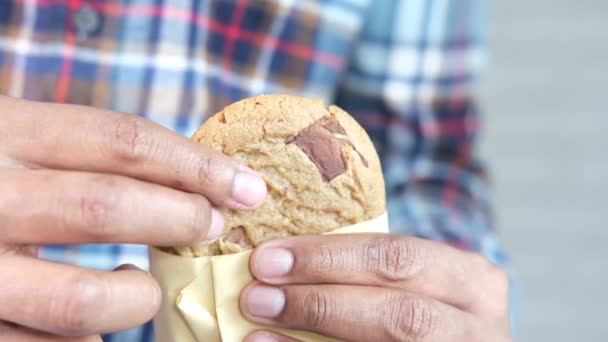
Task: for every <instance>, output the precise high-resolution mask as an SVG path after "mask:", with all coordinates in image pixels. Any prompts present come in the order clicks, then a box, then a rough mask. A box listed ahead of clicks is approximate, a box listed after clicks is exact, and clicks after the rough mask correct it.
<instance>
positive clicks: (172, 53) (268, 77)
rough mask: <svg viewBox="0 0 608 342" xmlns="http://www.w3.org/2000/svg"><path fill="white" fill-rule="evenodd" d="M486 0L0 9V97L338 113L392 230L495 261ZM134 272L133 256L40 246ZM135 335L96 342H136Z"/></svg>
mask: <svg viewBox="0 0 608 342" xmlns="http://www.w3.org/2000/svg"><path fill="white" fill-rule="evenodd" d="M486 3H487V2H486V1H484V0H459V1H450V0H374V1H371V0H314V1H312V0H255V1H254V0H252V1H246V0H234V1H231V0H172V1H164V0H86V1H85V0H69V1H64V0H0V93H3V94H9V95H12V96H15V97H21V98H26V99H31V100H41V101H54V102H69V103H76V104H84V105H89V106H95V107H103V108H107V109H111V110H115V111H121V112H128V113H132V114H133V115H140V116H143V117H146V118H148V119H150V120H153V121H156V122H158V123H160V124H162V125H164V126H166V127H170V128H172V129H173V130H175V131H177V132H179V133H181V134H184V135H190V134H192V133H193V132H194V130H195V129H196V128H197V127H198V126H199V125H200V124H201V122H203V121H204V120H205V118H206V117H207V115H209V114H212V113H215V112H216V111H218V110H219V109H221V108H222V107H224V106H225V105H227V104H229V103H231V102H233V101H236V100H239V99H241V98H244V97H249V96H253V95H257V94H261V93H275V92H276V93H294V94H299V95H304V96H309V97H316V98H321V99H323V100H325V101H326V102H327V103H336V104H337V105H339V106H341V107H343V108H344V109H345V110H347V111H348V112H350V113H351V114H352V115H353V116H354V117H355V118H356V119H357V120H358V121H359V122H360V123H361V124H362V125H363V126H364V127H365V128H366V129H367V131H368V133H369V134H370V136H371V137H372V140H373V141H374V143H375V145H376V147H377V150H378V152H379V154H380V156H381V159H382V163H383V168H384V170H385V180H386V186H387V196H388V209H389V215H390V221H391V229H392V232H394V233H399V234H411V235H416V236H420V237H424V238H428V239H434V240H440V241H445V242H446V243H449V244H451V245H454V246H457V247H459V248H464V249H469V250H474V251H478V252H480V253H482V254H484V255H485V256H487V257H488V258H489V259H490V260H492V261H494V262H495V263H497V264H499V265H503V266H504V265H505V257H504V255H503V253H502V252H501V248H500V246H499V244H498V242H497V239H496V235H495V232H494V231H493V229H492V221H491V211H490V209H491V208H490V205H489V193H488V188H487V179H486V176H485V174H484V167H483V165H482V164H481V163H480V162H479V161H478V159H476V153H475V148H476V141H477V138H478V131H479V125H480V123H479V116H478V112H477V107H476V105H475V102H474V93H473V85H474V81H475V79H476V78H477V76H478V74H479V71H480V70H481V68H482V67H483V64H484V57H485V55H484V48H485V36H484V29H485V25H486V22H485V18H486V10H487V9H486V8H485V7H486ZM41 255H42V257H44V258H47V259H51V260H56V261H60V262H68V263H73V264H77V265H82V266H84V267H91V268H97V269H112V268H113V267H115V266H116V265H118V264H121V263H126V262H129V263H133V264H136V265H138V266H140V267H143V268H146V267H147V254H146V247H145V246H135V245H85V246H65V247H64V246H57V247H45V248H43V249H42V254H41ZM151 338H152V332H151V329H150V326H149V324H148V325H146V327H144V328H143V329H141V328H138V329H132V330H130V331H127V332H124V333H121V334H114V335H112V336H106V337H105V339H106V340H107V341H149V340H150V339H151Z"/></svg>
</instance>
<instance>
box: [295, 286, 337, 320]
mask: <svg viewBox="0 0 608 342" xmlns="http://www.w3.org/2000/svg"><path fill="white" fill-rule="evenodd" d="M303 305H304V308H303V309H304V313H305V314H304V320H305V324H306V325H307V327H309V328H310V329H313V330H318V329H323V328H324V327H325V326H326V325H327V324H328V321H329V318H330V317H331V314H332V311H333V306H334V301H333V299H332V298H331V295H330V294H328V293H326V292H323V291H320V290H318V289H310V290H308V291H307V292H306V294H305V295H304V300H303Z"/></svg>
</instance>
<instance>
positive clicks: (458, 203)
mask: <svg viewBox="0 0 608 342" xmlns="http://www.w3.org/2000/svg"><path fill="white" fill-rule="evenodd" d="M486 3H487V2H486V1H485V0H477V1H476V0H464V1H451V0H433V1H428V0H408V1H391V0H376V1H373V2H371V5H370V7H369V11H368V14H367V15H368V17H367V20H366V22H365V24H364V25H363V27H362V29H361V32H360V37H359V39H358V41H357V44H356V45H355V47H354V48H353V51H352V59H351V62H350V64H349V69H348V72H347V74H346V76H345V78H344V80H343V82H342V86H341V87H340V90H339V92H338V94H337V103H338V105H339V106H341V107H342V108H344V109H345V110H347V111H348V112H350V113H351V114H352V115H353V116H354V117H355V118H356V119H357V120H358V121H359V122H360V123H361V124H362V125H363V126H364V127H365V128H366V130H367V131H368V133H369V134H370V137H371V138H372V140H373V141H374V144H375V146H376V148H377V150H378V153H379V154H380V158H381V160H382V165H383V171H384V175H385V182H386V189H387V200H388V211H389V218H390V221H391V231H392V232H393V233H402V234H410V235H416V236H419V237H423V238H427V239H433V240H438V241H444V242H447V243H449V244H451V245H453V246H456V247H458V248H462V249H467V250H472V251H477V252H481V253H482V254H484V255H485V256H487V257H488V258H489V259H490V260H492V261H493V262H495V263H497V264H499V265H503V264H504V263H505V261H506V260H505V256H504V254H503V253H502V250H501V248H500V246H499V244H498V242H497V239H496V234H495V231H494V230H493V225H492V215H491V206H490V195H489V191H488V179H487V176H486V172H485V167H484V165H483V164H482V163H481V161H480V160H479V159H478V158H477V157H476V146H477V140H478V135H479V130H480V116H479V112H478V107H477V106H476V103H475V99H474V94H473V91H474V83H475V80H476V79H477V77H478V74H479V72H480V71H481V69H482V66H483V64H484V57H485V55H484V53H485V52H484V48H485V36H484V33H485V26H486V14H487V13H486V12H487V8H485V6H486Z"/></svg>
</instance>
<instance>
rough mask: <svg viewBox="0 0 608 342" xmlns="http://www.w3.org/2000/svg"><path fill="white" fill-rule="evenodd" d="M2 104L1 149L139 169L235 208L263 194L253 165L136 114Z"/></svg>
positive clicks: (58, 163)
mask: <svg viewBox="0 0 608 342" xmlns="http://www.w3.org/2000/svg"><path fill="white" fill-rule="evenodd" d="M0 108H3V111H5V113H4V114H5V115H3V125H2V126H1V127H0V136H6V137H9V136H10V137H11V138H10V139H0V142H1V144H2V149H3V150H5V151H6V152H7V153H8V154H9V155H10V156H11V157H13V158H15V159H17V160H20V161H23V162H28V163H35V164H38V165H41V166H44V167H49V168H58V169H70V170H81V171H94V172H101V173H115V174H121V175H125V176H130V177H135V178H139V179H142V180H145V181H149V182H153V183H158V184H162V185H165V186H170V187H174V188H179V189H181V190H185V191H188V192H194V193H199V194H202V195H204V196H205V197H207V198H209V199H210V200H211V201H212V202H213V203H215V204H216V205H222V206H228V207H231V208H234V209H249V208H253V207H256V206H258V205H259V204H261V202H262V201H263V200H264V197H265V195H266V186H265V184H264V182H263V181H262V179H261V178H260V177H259V176H258V175H257V174H255V173H254V172H253V171H251V170H250V169H248V168H246V167H244V166H241V165H238V164H237V163H236V162H235V161H234V160H233V159H231V158H229V157H227V156H225V155H224V154H222V153H220V152H218V151H216V150H214V149H212V148H209V147H207V146H204V145H201V144H197V143H195V142H193V141H190V140H188V139H186V138H184V137H181V136H179V135H177V134H175V133H173V132H171V131H170V130H168V129H166V128H164V127H162V126H160V125H157V124H155V123H152V122H150V121H147V120H144V119H142V118H139V117H137V116H134V115H127V114H121V113H114V112H109V111H106V110H101V109H95V108H90V107H83V106H75V105H65V104H49V103H37V102H29V101H23V100H17V99H12V98H9V97H0ZM8 111H10V112H8ZM9 114H11V115H9ZM33 142H34V143H33Z"/></svg>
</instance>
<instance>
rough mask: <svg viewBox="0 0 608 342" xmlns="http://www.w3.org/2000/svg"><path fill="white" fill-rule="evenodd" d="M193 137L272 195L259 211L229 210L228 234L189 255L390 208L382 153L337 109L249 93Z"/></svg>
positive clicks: (317, 230) (323, 228)
mask: <svg viewBox="0 0 608 342" xmlns="http://www.w3.org/2000/svg"><path fill="white" fill-rule="evenodd" d="M193 140H194V141H196V142H198V143H201V144H206V145H208V146H211V147H212V148H215V149H217V150H220V151H222V152H223V153H225V154H227V155H229V156H232V157H233V158H235V159H237V160H238V161H240V162H241V163H243V164H245V165H247V166H248V167H250V168H251V169H253V170H255V171H256V172H258V173H259V174H260V175H261V176H262V177H263V178H264V180H265V181H266V184H267V187H268V197H267V199H266V201H265V202H264V204H263V205H262V206H261V207H259V208H258V209H256V210H253V211H233V210H223V213H224V215H225V223H226V225H225V230H226V234H227V235H226V236H225V238H224V239H221V240H220V241H219V242H217V243H216V244H214V245H211V246H201V247H192V248H190V250H189V251H186V254H190V253H191V255H192V256H200V255H209V254H218V253H222V254H225V253H231V252H237V251H239V250H241V249H246V248H247V246H257V245H259V244H260V243H262V242H264V241H266V240H269V239H274V238H280V237H286V236H291V235H303V234H321V233H325V232H328V231H331V230H335V229H337V228H341V227H344V226H347V225H351V224H355V223H358V222H362V221H366V220H369V219H372V218H374V217H377V216H378V215H380V214H382V213H383V212H384V211H385V193H384V181H383V178H382V170H381V167H380V161H379V159H378V155H377V153H376V150H375V149H374V147H373V144H372V142H371V141H370V139H369V137H368V136H367V134H366V133H365V131H364V130H363V128H361V126H359V124H358V123H357V122H356V121H355V120H354V119H353V118H352V117H351V116H350V115H348V114H347V113H346V112H344V111H343V110H341V109H340V108H338V107H336V106H329V107H326V106H325V105H324V104H323V102H321V101H318V100H312V99H307V98H302V97H296V96H287V95H262V96H258V97H253V98H248V99H245V100H242V101H239V102H236V103H234V104H232V105H230V106H228V107H226V108H225V109H224V110H222V111H221V112H219V113H217V114H216V115H215V116H213V117H211V118H210V119H209V120H207V121H206V122H205V123H204V124H203V126H201V128H200V129H199V130H198V131H197V132H196V133H195V134H194V136H193ZM218 250H219V252H218ZM180 254H182V253H180Z"/></svg>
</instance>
